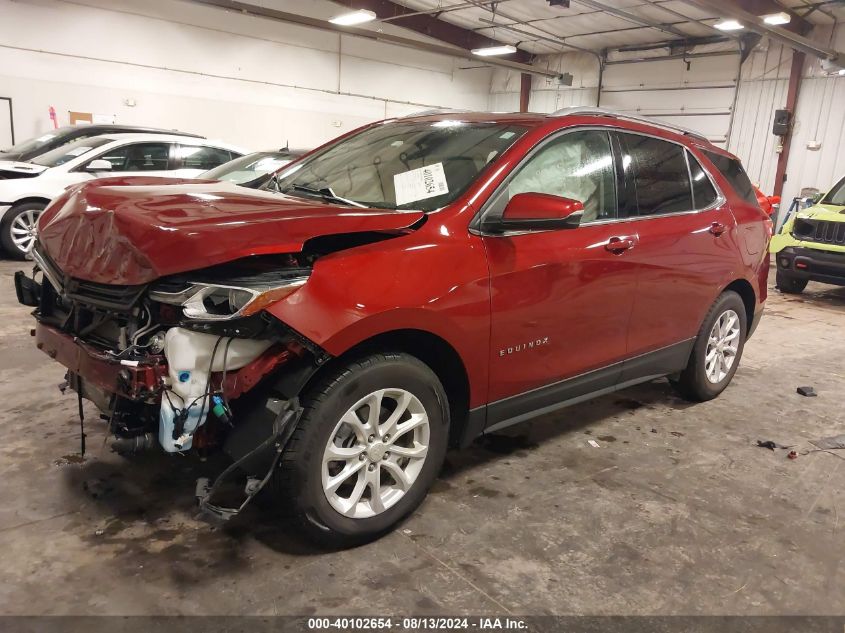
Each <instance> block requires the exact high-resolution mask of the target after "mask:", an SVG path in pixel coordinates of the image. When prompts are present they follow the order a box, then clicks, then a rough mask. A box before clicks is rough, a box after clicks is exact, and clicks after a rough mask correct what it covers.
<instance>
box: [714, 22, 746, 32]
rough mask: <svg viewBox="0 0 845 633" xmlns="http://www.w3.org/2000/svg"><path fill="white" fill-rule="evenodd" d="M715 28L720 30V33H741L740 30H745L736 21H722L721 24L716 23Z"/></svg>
mask: <svg viewBox="0 0 845 633" xmlns="http://www.w3.org/2000/svg"><path fill="white" fill-rule="evenodd" d="M713 27H714V28H717V29H719V30H720V31H739V30H740V29H744V28H745V27H744V26H742V24H740V23H739V22H737V21H736V20H722V21H721V22H716V24H714V25H713Z"/></svg>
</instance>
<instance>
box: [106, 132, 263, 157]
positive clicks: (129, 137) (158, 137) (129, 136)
mask: <svg viewBox="0 0 845 633" xmlns="http://www.w3.org/2000/svg"><path fill="white" fill-rule="evenodd" d="M95 138H96V137H95ZM99 138H106V139H109V140H111V141H168V142H178V143H190V144H191V145H208V146H210V147H219V148H220V149H228V150H232V151H236V152H239V153H241V154H248V153H249V150H245V149H244V148H242V147H238V146H237V145H232V144H231V143H224V142H223V141H218V140H215V139H206V138H194V137H185V136H180V135H178V134H149V133H140V132H120V133H111V134H100V135H99Z"/></svg>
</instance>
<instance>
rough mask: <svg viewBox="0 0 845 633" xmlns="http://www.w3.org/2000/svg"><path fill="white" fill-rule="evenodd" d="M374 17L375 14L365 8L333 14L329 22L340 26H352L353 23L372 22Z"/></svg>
mask: <svg viewBox="0 0 845 633" xmlns="http://www.w3.org/2000/svg"><path fill="white" fill-rule="evenodd" d="M375 19H376V14H375V13H374V12H372V11H368V10H367V9H361V10H359V11H353V12H352V13H342V14H341V15H336V16H334V17H333V18H332V19H331V20H329V22H331V23H332V24H339V25H340V26H352V25H353V24H363V23H364V22H372V21H373V20H375Z"/></svg>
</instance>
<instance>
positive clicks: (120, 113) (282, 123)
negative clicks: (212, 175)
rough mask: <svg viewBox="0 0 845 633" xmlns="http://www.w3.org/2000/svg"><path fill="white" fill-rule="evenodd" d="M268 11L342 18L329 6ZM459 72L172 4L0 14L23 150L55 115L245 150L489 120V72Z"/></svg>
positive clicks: (4, 10)
mask: <svg viewBox="0 0 845 633" xmlns="http://www.w3.org/2000/svg"><path fill="white" fill-rule="evenodd" d="M272 7H273V8H277V9H281V10H285V11H291V12H294V13H296V12H298V13H301V14H308V15H321V16H322V15H323V14H325V16H326V17H327V16H330V15H333V14H336V13H337V12H338V7H337V5H335V4H334V3H331V2H327V1H326V0H274V1H273V2H272ZM384 29H385V30H386V31H394V32H400V33H402V34H403V35H406V36H407V35H408V31H405V30H404V29H403V30H399V29H397V28H396V27H392V26H391V25H384ZM419 39H423V38H421V37H420V38H419ZM461 65H463V64H457V63H455V60H454V59H453V58H450V57H447V56H442V55H433V54H430V53H424V52H420V51H415V50H410V49H406V48H401V47H397V46H394V45H389V44H384V43H381V42H373V41H369V40H363V39H360V38H352V37H343V38H341V37H339V36H338V35H336V34H333V33H328V32H324V31H319V30H315V29H308V28H305V27H300V26H296V25H290V24H285V23H280V22H276V21H271V20H267V19H262V18H257V17H252V16H248V15H243V14H239V13H237V12H225V11H222V10H219V9H214V8H211V7H205V6H201V5H198V4H194V3H188V2H179V1H177V0H145V2H144V3H138V2H133V1H131V0H80V1H79V2H65V1H62V0H28V1H27V2H18V1H11V0H0V96H3V97H11V98H13V99H14V115H15V126H16V132H17V137H18V139H23V138H27V137H30V136H33V135H35V134H38V133H41V132H43V131H44V130H46V129H48V128H49V127H51V125H52V124H51V123H50V121H49V119H48V116H47V112H48V108H49V107H50V106H53V107H55V109H56V112H57V114H58V116H59V123H60V124H66V123H67V112H68V111H69V110H73V111H82V112H92V113H96V114H109V115H114V116H115V119H116V121H117V122H121V123H134V124H139V125H152V126H158V127H165V128H178V129H184V130H190V131H196V132H199V133H202V134H205V135H207V136H210V137H215V138H222V139H225V140H228V141H231V142H233V143H239V144H241V145H244V146H246V147H247V148H253V149H265V148H273V147H277V146H279V145H283V144H284V142H285V141H286V140H289V141H290V143H291V145H292V146H298V147H312V146H315V145H317V144H319V143H322V142H324V141H326V140H328V139H330V138H332V137H334V136H337V135H338V134H340V133H343V132H346V131H349V130H350V129H352V128H354V127H357V126H359V125H361V124H364V123H367V122H370V121H373V120H377V119H381V118H384V117H385V116H394V115H397V114H399V115H401V114H408V113H409V112H413V111H419V110H422V109H425V108H430V107H438V106H439V107H452V108H466V109H484V108H486V107H487V105H488V101H489V92H490V77H491V71H490V69H489V68H481V69H472V70H461V69H460V66H461ZM126 100H133V101H134V102H135V104H136V105H135V106H134V107H129V106H127V105H126V104H125V101H126Z"/></svg>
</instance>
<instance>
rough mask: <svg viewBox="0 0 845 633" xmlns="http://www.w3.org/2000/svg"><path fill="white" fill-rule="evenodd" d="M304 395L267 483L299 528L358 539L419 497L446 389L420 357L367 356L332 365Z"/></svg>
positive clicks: (433, 460) (440, 441) (324, 537)
mask: <svg viewBox="0 0 845 633" xmlns="http://www.w3.org/2000/svg"><path fill="white" fill-rule="evenodd" d="M302 402H303V407H304V413H303V415H302V417H301V418H300V421H299V424H298V425H297V428H296V431H295V432H294V434H293V437H292V438H291V441H290V443H289V444H288V446H287V448H286V450H285V452H284V454H283V455H282V461H281V465H280V468H279V469H278V470H277V472H276V478H275V484H276V489H277V492H278V494H279V495H280V499H279V501H280V503H283V504H285V505H288V506H290V507H292V509H293V513H294V516H295V517H296V519H297V520H298V522H299V524H300V527H301V529H302V530H303V531H304V533H305V535H306V536H308V537H310V538H311V539H312V540H315V541H317V542H318V543H320V544H322V545H327V546H330V547H348V546H351V545H356V544H359V543H363V542H366V541H369V540H372V539H374V538H377V537H378V536H380V535H382V534H384V533H385V532H386V531H388V530H389V529H390V528H392V527H393V526H394V525H395V524H396V523H397V522H399V521H400V520H401V519H403V518H404V517H405V516H407V515H408V514H410V513H411V512H412V511H413V510H414V509H415V508H416V507H417V506H418V505H419V504H420V503H421V502H422V500H423V499H424V498H425V496H426V494H427V492H428V489H429V487H430V486H431V484H432V483H433V481H434V479H435V477H436V476H437V473H438V472H439V470H440V467H441V466H442V464H443V459H444V456H445V454H446V446H447V442H448V435H449V409H448V404H447V399H446V394H445V392H444V390H443V386H442V385H441V383H440V381H439V380H438V378H437V376H436V375H435V374H434V372H433V371H432V370H431V369H430V368H429V367H428V366H427V365H425V364H424V363H422V362H421V361H420V360H418V359H417V358H415V357H413V356H410V355H408V354H404V353H383V354H372V355H370V356H367V357H365V358H362V359H360V360H357V361H354V362H350V363H348V364H346V365H345V366H342V367H339V368H337V369H336V370H334V371H330V372H329V373H328V374H327V375H326V376H325V377H324V378H323V380H321V381H320V382H319V384H317V385H315V386H314V387H313V388H311V389H310V390H309V391H308V393H307V394H306V395H305V396H304V397H303V400H302Z"/></svg>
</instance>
